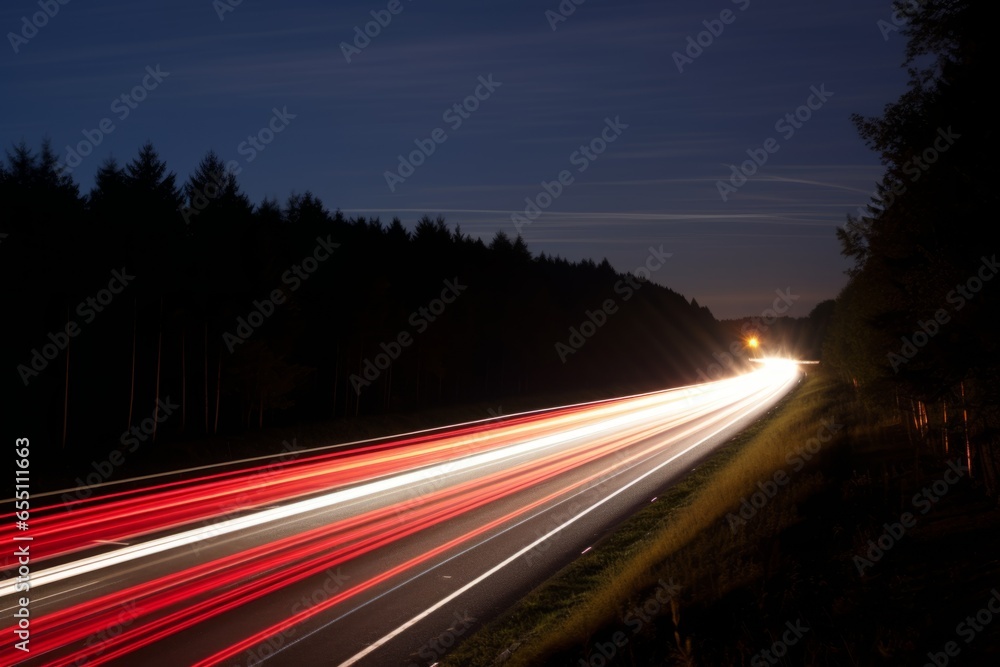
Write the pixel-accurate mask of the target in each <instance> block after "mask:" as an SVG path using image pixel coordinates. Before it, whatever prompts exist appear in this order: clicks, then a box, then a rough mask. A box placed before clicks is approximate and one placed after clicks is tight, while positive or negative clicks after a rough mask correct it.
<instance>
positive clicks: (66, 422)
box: [62, 308, 72, 449]
mask: <svg viewBox="0 0 1000 667" xmlns="http://www.w3.org/2000/svg"><path fill="white" fill-rule="evenodd" d="M66 321H67V322H68V321H69V308H66ZM71 339H72V336H67V337H66V378H65V386H66V388H65V390H64V392H63V428H62V449H66V433H67V431H68V429H69V348H70V340H71Z"/></svg>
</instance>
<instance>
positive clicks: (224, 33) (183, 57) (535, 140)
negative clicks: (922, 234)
mask: <svg viewBox="0 0 1000 667" xmlns="http://www.w3.org/2000/svg"><path fill="white" fill-rule="evenodd" d="M237 1H238V0H217V1H216V2H215V3H213V2H212V0H178V1H173V2H169V3H168V2H142V1H136V0H130V1H129V2H84V1H83V0H70V1H69V2H68V3H67V4H65V5H58V3H57V0H42V3H41V4H43V5H44V4H46V3H50V5H51V6H52V7H55V6H58V13H56V14H55V15H54V16H52V17H51V18H47V17H44V18H46V19H47V21H43V20H42V15H39V17H38V18H36V23H45V25H43V26H42V27H41V28H38V29H37V32H33V31H32V29H30V28H27V29H26V28H24V25H23V19H22V17H25V16H28V17H29V21H30V17H31V16H32V15H34V14H36V13H38V12H41V11H42V10H41V9H40V6H39V2H38V0H33V1H29V0H7V1H6V2H5V3H4V5H3V9H2V11H0V26H2V28H3V32H4V33H5V35H6V38H5V40H4V41H5V44H4V46H3V47H2V48H3V49H4V55H3V56H2V57H0V89H2V90H3V94H4V100H3V111H2V114H0V139H2V140H3V142H4V144H5V146H6V147H9V146H10V145H12V144H13V143H15V142H18V141H20V140H22V139H23V140H25V141H26V142H27V143H28V144H29V145H30V146H32V147H34V148H37V147H38V145H39V144H40V142H41V140H42V139H43V138H44V137H50V138H51V139H52V142H53V145H54V146H55V148H56V149H57V152H58V154H59V156H60V157H61V158H62V159H66V158H67V156H68V154H69V152H68V150H67V146H77V145H78V144H79V143H80V142H85V143H86V142H87V141H88V140H87V139H86V138H85V136H84V131H85V130H86V131H92V132H91V135H90V136H91V137H92V138H94V139H96V138H98V137H99V138H100V145H99V146H97V147H96V148H95V149H94V152H93V153H92V154H91V155H89V156H87V157H85V158H83V159H82V161H81V163H80V165H79V166H78V167H76V168H75V169H74V170H73V177H74V178H75V179H76V180H77V182H78V183H80V185H81V189H82V190H83V191H84V192H86V191H89V189H90V187H91V186H92V184H93V174H94V171H95V170H96V169H97V167H98V166H99V164H100V163H101V161H102V160H103V159H104V158H105V157H107V156H109V155H113V156H115V157H116V158H117V159H118V160H119V161H120V162H125V161H127V160H129V159H131V158H132V157H133V156H134V155H135V153H136V152H137V150H138V148H139V146H140V145H141V144H142V143H143V142H144V141H146V140H150V141H152V142H153V143H154V145H155V146H156V147H157V149H158V150H159V151H160V153H161V155H162V157H163V158H164V159H165V160H166V161H167V163H168V165H169V167H170V168H171V169H172V170H173V171H175V172H176V173H177V175H178V178H179V180H181V181H183V180H184V179H186V178H187V176H188V175H189V174H190V173H191V172H192V171H193V169H194V168H195V166H196V165H197V163H198V161H199V160H201V158H202V157H203V156H204V155H205V153H206V152H207V151H208V150H209V149H214V150H215V151H216V152H217V153H219V155H220V156H221V157H222V158H223V159H224V160H235V161H236V162H237V164H238V166H239V168H240V172H239V176H238V179H239V181H240V183H241V185H242V187H243V188H244V190H245V191H246V192H247V194H248V195H249V196H250V198H251V199H252V200H253V201H254V202H255V203H256V202H259V201H260V200H261V199H262V198H263V197H265V196H270V197H275V198H277V199H278V200H279V201H281V202H284V200H285V199H286V198H287V197H288V195H289V194H290V193H291V192H292V191H293V190H294V191H298V192H302V191H304V190H311V191H312V192H313V193H315V194H316V195H317V196H319V197H320V198H321V199H322V200H323V201H324V203H325V204H326V205H327V206H328V207H329V208H330V209H331V210H334V209H337V208H340V209H341V210H343V211H344V212H345V214H348V215H357V214H364V215H368V216H375V215H379V216H381V218H382V220H383V221H386V222H388V221H389V220H391V218H392V217H393V216H394V215H398V216H399V217H400V218H401V219H402V220H403V221H404V223H406V224H407V225H408V226H411V227H412V225H413V223H414V222H415V221H416V220H417V219H418V218H419V217H420V216H421V215H422V214H424V213H427V214H430V215H432V216H436V215H438V214H441V215H444V216H445V218H446V220H447V221H448V223H449V224H452V225H453V224H456V223H457V224H460V225H461V227H462V230H463V231H464V232H466V233H471V234H473V235H476V236H481V237H482V238H484V240H487V241H488V240H489V239H490V238H492V236H493V234H494V233H495V232H496V231H498V230H504V231H506V232H507V233H509V234H511V235H514V234H516V233H517V229H516V228H515V224H514V223H513V222H512V221H511V215H512V214H513V213H516V212H521V213H522V215H523V212H524V209H525V208H526V203H525V198H526V197H528V198H532V199H534V198H536V196H537V195H539V193H540V192H543V189H542V185H541V182H542V181H543V180H544V181H548V182H551V181H555V180H558V178H559V175H560V172H562V171H564V170H565V171H567V172H568V174H565V175H564V177H571V178H572V182H569V178H566V181H567V182H568V183H569V184H568V185H565V186H564V187H563V191H562V192H561V194H560V195H559V196H558V197H556V198H555V199H554V201H552V202H551V203H549V205H548V207H547V208H546V209H545V210H544V212H542V214H541V215H539V216H538V217H536V218H535V219H534V220H533V221H532V222H531V224H530V225H525V226H522V229H521V231H522V235H523V236H524V238H525V240H526V241H527V242H528V245H529V247H530V248H531V250H532V251H533V252H534V253H538V252H541V251H545V252H547V253H556V254H560V255H562V256H564V257H567V258H570V259H581V258H585V257H591V258H594V259H595V260H598V261H599V260H600V259H601V258H602V257H607V258H608V259H609V260H610V261H611V263H612V264H613V265H614V266H616V267H617V268H618V269H620V270H631V269H634V268H635V267H636V266H638V265H640V264H642V263H643V262H644V261H645V259H646V257H647V255H648V254H649V247H650V246H653V247H655V248H659V247H660V246H661V245H662V246H663V250H664V251H665V252H668V253H672V257H671V258H670V259H669V261H668V262H667V263H666V265H665V266H664V267H663V268H662V269H661V270H659V271H658V272H656V273H655V274H653V276H652V279H653V280H655V281H657V282H660V283H662V284H665V285H667V286H669V287H671V288H673V289H675V290H677V291H679V292H681V293H682V294H684V295H685V296H687V297H689V298H690V297H695V298H697V299H698V301H699V302H700V303H702V304H703V305H707V306H709V307H710V308H711V309H712V311H713V313H714V314H715V315H716V316H717V317H732V316H737V315H742V314H746V315H750V314H759V313H760V311H761V310H762V309H764V308H767V307H768V306H769V305H770V304H771V302H772V301H773V300H774V290H775V289H778V288H780V289H784V288H791V291H792V293H794V294H798V295H800V296H801V298H800V300H799V301H798V302H796V303H795V305H794V307H793V308H792V309H791V311H789V314H790V315H796V316H799V315H806V314H807V313H808V311H809V310H810V309H811V307H812V306H813V305H815V304H816V303H817V302H818V301H821V300H823V299H825V298H830V297H833V296H835V295H836V293H837V292H838V291H839V289H840V287H841V286H842V285H843V283H844V281H845V276H844V274H843V271H844V269H845V268H846V266H847V264H846V262H845V261H844V260H843V258H841V256H840V254H839V245H838V243H837V241H836V238H835V236H834V229H835V228H836V227H837V226H838V225H840V224H842V223H843V221H844V218H845V215H846V214H848V213H850V212H853V211H854V210H855V209H856V208H857V207H858V206H861V205H863V204H864V203H866V202H867V200H868V198H869V196H870V193H871V191H872V189H873V187H874V185H875V182H876V180H877V179H878V178H879V176H880V174H881V167H880V165H879V162H878V159H877V157H876V156H875V155H874V154H872V153H871V152H870V151H868V149H867V148H866V147H865V146H864V145H863V143H862V142H861V140H860V139H859V138H858V136H857V133H856V131H855V129H854V127H853V125H852V124H851V122H850V114H852V113H855V112H858V113H862V114H865V115H875V114H879V113H880V112H881V110H882V108H883V106H884V105H885V104H886V103H887V102H890V101H892V100H894V99H895V98H896V97H897V96H898V95H899V94H900V93H901V92H902V91H903V89H904V87H905V80H906V76H905V72H904V71H903V70H902V69H901V68H900V62H901V57H902V50H903V46H904V38H903V37H902V36H901V35H900V34H898V33H893V34H890V35H888V39H885V38H884V36H883V33H882V32H881V31H880V29H879V27H878V25H877V22H878V21H879V20H880V19H888V18H889V15H890V7H889V3H888V2H884V3H883V2H874V3H873V2H870V0H844V1H842V2H838V3H829V2H817V1H815V0H784V1H780V2H779V1H772V2H764V1H763V0H739V1H738V2H734V1H732V0H716V1H714V2H707V1H705V0H699V1H698V2H694V1H692V0H682V1H678V2H665V1H663V0H660V1H658V2H611V1H602V0H586V1H585V2H583V3H582V4H580V5H572V3H571V1H570V0H565V2H563V3H562V5H563V6H564V7H566V6H574V7H575V11H574V12H573V13H572V15H569V16H568V17H566V20H565V21H559V22H558V23H555V21H554V19H552V18H551V17H552V15H551V14H550V15H549V16H548V17H547V15H546V12H547V11H553V12H558V11H559V7H560V2H559V1H558V0H547V1H546V0H540V1H536V2H526V1H513V2H511V1H505V2H494V1H490V2H453V1H436V2H435V1H432V0H412V1H408V0H401V2H400V4H399V7H401V8H402V10H401V11H400V12H399V13H398V14H396V15H391V14H389V13H388V12H387V11H386V8H387V6H389V5H390V4H391V3H390V2H389V0H375V1H372V2H355V1H353V0H352V1H350V2H319V1H306V0H289V1H285V2H280V3H279V2H265V1H264V0H242V2H240V3H239V4H238V5H235V6H233V4H234V3H235V2H237ZM222 7H230V8H231V9H232V11H226V12H224V13H223V14H222V16H223V18H222V19H221V20H220V17H219V12H220V9H221V8H222ZM723 10H728V12H731V13H727V14H725V15H723V18H724V19H726V20H728V21H729V23H728V24H725V23H722V22H721V21H718V22H716V23H714V24H711V27H713V28H714V29H715V30H716V31H717V32H718V29H719V27H720V26H721V27H722V28H723V30H722V31H721V34H719V35H718V36H712V38H711V40H709V39H708V37H709V34H708V33H707V32H706V33H705V35H703V36H702V42H703V44H708V46H706V47H705V48H704V49H703V51H702V53H700V54H697V52H696V51H692V53H695V54H697V57H696V58H693V59H692V60H693V61H692V62H688V63H686V64H684V66H683V72H680V71H678V66H677V64H676V62H675V61H676V58H675V57H674V55H673V54H674V52H675V51H681V52H683V51H684V50H685V49H686V47H687V46H688V43H687V39H688V37H689V36H691V37H695V38H696V37H697V36H698V33H699V32H703V31H706V26H705V25H703V21H709V22H712V21H713V20H718V19H719V18H720V13H722V12H723ZM372 11H376V12H380V11H381V12H383V14H382V16H383V19H384V18H385V16H391V21H389V22H388V24H387V25H386V26H384V27H380V31H379V33H380V34H378V35H377V36H376V37H374V38H371V40H370V43H369V44H368V45H367V46H365V47H364V48H363V49H361V50H360V53H352V54H351V56H350V58H351V62H347V58H346V57H345V55H344V53H343V48H342V46H341V44H342V43H343V42H348V43H351V42H353V41H354V39H355V27H356V26H360V27H362V28H363V27H364V25H365V24H366V23H368V22H371V21H372V20H373V18H372V16H371V12H372ZM50 12H51V9H50ZM552 24H555V26H556V27H555V30H553V28H552ZM372 32H374V30H372ZM11 33H13V34H15V35H22V36H23V35H28V38H26V39H25V38H22V37H18V38H12V37H11ZM12 42H13V43H12ZM709 42H710V43H709ZM362 43H363V42H362ZM15 48H16V50H17V52H16V53H15ZM157 66H158V67H159V70H160V72H162V73H168V74H161V75H160V76H158V77H153V76H152V75H150V74H149V71H155V70H156V68H157ZM147 67H149V68H150V70H147ZM491 75H492V80H493V81H495V82H499V84H500V85H499V86H498V87H496V88H495V89H493V90H492V92H487V89H486V88H484V87H482V86H481V84H480V83H479V78H480V77H483V78H484V79H487V80H488V79H489V77H490V76H491ZM144 80H145V83H146V87H147V88H148V90H139V91H137V94H136V95H134V96H133V94H132V91H133V89H134V88H135V87H136V86H140V87H141V86H142V84H143V82H144ZM477 86H478V87H479V88H478V90H479V93H480V97H482V98H484V99H481V100H476V101H475V102H474V103H473V102H472V101H470V102H469V105H470V107H475V106H478V108H477V109H476V110H475V111H472V112H471V113H467V114H466V113H465V112H462V115H459V114H457V113H456V112H454V111H452V112H451V113H449V114H448V115H447V116H446V115H445V112H446V111H448V110H449V109H451V108H452V107H453V106H454V105H455V104H456V103H462V102H463V100H465V98H467V97H468V96H470V95H474V93H475V92H476V90H477ZM812 86H815V87H816V88H817V89H820V88H821V87H823V86H825V90H826V91H829V92H831V93H832V95H830V96H829V97H828V98H827V99H826V100H825V101H821V100H820V99H819V98H816V97H813V98H812V100H811V102H812V103H813V106H814V107H816V108H815V109H813V110H809V111H808V112H807V111H805V110H802V111H800V113H802V115H803V116H807V115H808V116H809V119H808V120H806V121H805V122H802V123H798V122H797V121H796V123H795V124H796V125H798V127H793V126H792V125H788V124H782V125H779V126H777V127H776V122H777V121H779V120H781V119H783V118H784V116H785V114H787V113H790V112H791V113H794V112H795V111H796V109H797V108H798V107H800V106H801V105H803V104H806V103H807V101H809V97H810V95H811V92H810V88H811V87H812ZM122 95H125V96H126V99H125V100H122V99H121V97H122ZM143 97H144V98H145V99H142V101H137V100H138V98H143ZM116 100H117V102H116ZM275 109H277V110H278V111H279V112H283V111H284V110H286V109H287V113H288V114H289V115H294V118H286V119H285V120H279V121H273V123H274V124H273V127H274V128H282V129H281V131H280V132H278V133H276V134H274V135H273V141H272V142H271V143H269V144H267V145H264V144H263V143H259V144H258V146H262V147H263V150H258V148H254V147H253V146H252V145H251V144H250V143H244V142H247V140H248V137H249V136H251V135H255V136H256V135H258V133H259V131H260V130H262V129H263V128H266V127H268V125H269V124H270V123H272V118H273V116H274V110H275ZM126 112H127V115H126ZM463 115H464V116H467V117H462V116H463ZM105 118H106V119H108V121H107V122H106V123H105V128H106V129H107V128H110V127H111V125H113V127H114V129H113V130H112V131H110V132H101V131H100V130H99V128H100V126H101V122H102V120H103V119H105ZM606 119H611V120H612V121H613V120H614V119H619V122H620V124H623V125H627V128H624V129H622V127H621V125H619V129H618V130H616V131H614V132H611V131H610V130H609V131H607V132H605V135H606V138H608V137H615V139H614V141H613V142H611V143H608V144H607V146H606V149H605V150H604V152H603V153H601V154H600V155H596V154H592V155H593V156H594V158H595V159H591V158H590V157H586V155H585V153H576V152H577V151H579V149H580V148H581V146H584V145H588V144H590V143H591V142H592V140H595V139H597V138H598V137H600V136H601V133H602V130H603V129H604V128H605V127H608V126H607V125H606ZM459 122H460V124H459ZM108 123H110V125H109V124H108ZM437 128H441V130H442V132H441V133H438V135H437V136H438V139H439V142H438V143H435V148H434V152H433V154H431V155H429V156H428V157H426V159H425V160H424V162H423V164H422V165H421V166H419V167H418V168H416V169H415V170H414V172H413V174H412V175H409V176H408V177H406V178H405V181H404V182H398V181H396V180H395V179H393V180H394V187H393V188H391V189H390V187H389V186H388V185H387V179H386V172H387V171H396V170H398V169H399V158H398V157H397V156H399V155H400V154H409V153H410V152H412V151H414V150H416V149H417V146H416V145H415V143H414V142H415V140H421V141H424V144H425V145H429V144H428V143H427V140H428V138H429V137H431V136H432V133H433V132H434V130H435V129H437ZM94 131H96V132H94ZM261 137H262V139H267V138H269V137H268V132H266V131H265V132H264V133H263V135H261ZM769 138H773V139H774V142H773V143H772V144H771V147H772V149H773V148H775V147H777V151H776V152H772V153H767V152H766V151H764V150H763V148H762V147H763V146H764V144H765V142H766V141H767V140H768V139H769ZM442 139H443V140H442ZM430 141H433V140H432V139H431V140H430ZM595 146H596V148H600V147H601V141H598V142H596V143H595ZM757 149H760V150H757ZM748 150H751V151H757V155H758V156H761V155H764V154H766V155H767V161H766V163H765V164H763V165H762V166H760V167H759V168H757V171H756V173H755V174H754V175H753V176H751V177H750V178H749V179H748V180H747V182H746V183H745V184H743V185H742V186H740V187H739V188H738V189H736V191H735V192H729V193H728V195H727V201H723V200H722V197H721V196H720V193H719V189H718V184H717V182H718V181H719V180H720V179H722V180H726V179H728V178H729V176H730V167H729V165H732V164H739V163H742V162H744V161H745V160H747V159H749V158H748V155H747V151H748ZM574 153H576V154H575V155H574ZM251 156H252V157H253V159H252V160H250V157H251ZM582 167H586V169H585V170H581V168H582ZM406 173H408V172H406ZM545 201H546V200H545V198H544V197H542V199H541V202H540V203H545Z"/></svg>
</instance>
